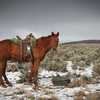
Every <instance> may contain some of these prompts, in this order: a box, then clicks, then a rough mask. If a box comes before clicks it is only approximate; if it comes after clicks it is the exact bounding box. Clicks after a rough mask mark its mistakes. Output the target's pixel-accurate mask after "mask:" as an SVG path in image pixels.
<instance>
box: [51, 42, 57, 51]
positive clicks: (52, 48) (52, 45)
mask: <svg viewBox="0 0 100 100" xmlns="http://www.w3.org/2000/svg"><path fill="white" fill-rule="evenodd" d="M53 45H56V43H53V44H51V42H50V46H51V48H52V50H53Z"/></svg>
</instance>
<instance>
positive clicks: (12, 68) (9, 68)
mask: <svg viewBox="0 0 100 100" xmlns="http://www.w3.org/2000/svg"><path fill="white" fill-rule="evenodd" d="M18 70H19V69H18V65H17V64H9V65H7V69H6V71H7V72H16V71H18Z"/></svg>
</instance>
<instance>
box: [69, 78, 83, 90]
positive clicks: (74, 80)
mask: <svg viewBox="0 0 100 100" xmlns="http://www.w3.org/2000/svg"><path fill="white" fill-rule="evenodd" d="M79 86H81V82H80V81H79V80H78V79H73V81H72V82H71V83H70V84H68V86H67V87H68V88H73V87H79Z"/></svg>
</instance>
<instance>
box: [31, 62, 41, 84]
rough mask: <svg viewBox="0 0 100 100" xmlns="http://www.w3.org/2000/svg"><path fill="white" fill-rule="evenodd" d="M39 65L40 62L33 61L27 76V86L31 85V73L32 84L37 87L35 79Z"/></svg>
mask: <svg viewBox="0 0 100 100" xmlns="http://www.w3.org/2000/svg"><path fill="white" fill-rule="evenodd" d="M39 64H40V60H36V61H34V63H33V64H32V66H31V73H30V75H29V84H32V80H31V78H32V75H33V73H34V84H35V85H38V84H37V80H36V78H37V73H38V67H39Z"/></svg>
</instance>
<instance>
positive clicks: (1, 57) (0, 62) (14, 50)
mask: <svg viewBox="0 0 100 100" xmlns="http://www.w3.org/2000/svg"><path fill="white" fill-rule="evenodd" d="M58 36H59V32H57V34H55V33H54V32H52V33H51V35H49V36H44V37H41V38H38V39H36V46H35V47H33V46H31V49H32V54H33V57H34V59H33V60H32V65H31V69H30V70H31V71H30V75H29V78H28V83H29V84H32V79H31V78H32V75H33V73H34V84H35V86H37V85H38V84H37V80H36V78H37V73H38V67H39V64H40V62H41V61H42V60H43V59H44V57H45V54H46V53H47V52H48V51H49V50H50V49H53V50H56V48H57V46H58V42H59V37H58ZM23 48H24V47H23ZM9 59H12V60H14V61H18V62H20V46H19V45H17V44H15V43H13V42H12V41H11V40H10V39H5V40H2V41H0V85H2V87H7V85H8V86H12V84H11V83H10V82H9V80H8V78H7V76H6V74H5V72H6V64H7V60H9ZM23 62H28V59H27V58H26V57H25V56H24V55H23ZM2 76H3V77H4V79H5V82H6V84H5V83H4V82H3V79H2Z"/></svg>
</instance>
